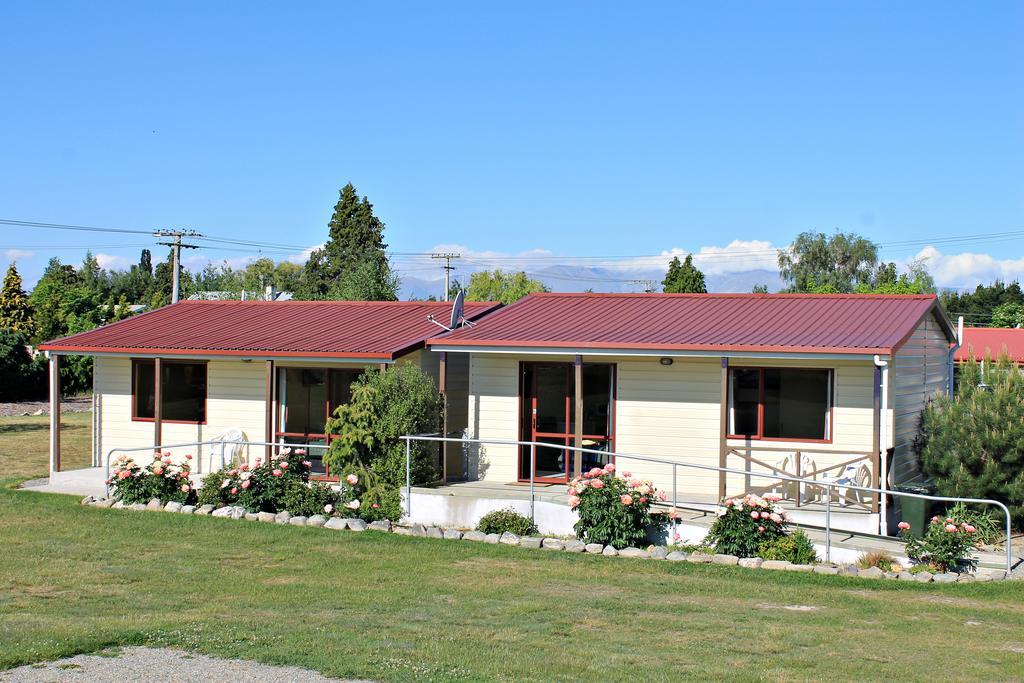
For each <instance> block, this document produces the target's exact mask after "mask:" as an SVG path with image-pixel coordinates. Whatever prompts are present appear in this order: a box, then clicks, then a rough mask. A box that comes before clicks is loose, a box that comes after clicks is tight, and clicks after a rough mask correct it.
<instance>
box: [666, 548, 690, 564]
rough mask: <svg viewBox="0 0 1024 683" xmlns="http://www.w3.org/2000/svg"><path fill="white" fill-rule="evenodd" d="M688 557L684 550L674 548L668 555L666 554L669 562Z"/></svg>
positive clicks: (679, 560)
mask: <svg viewBox="0 0 1024 683" xmlns="http://www.w3.org/2000/svg"><path fill="white" fill-rule="evenodd" d="M686 558H687V554H686V553H684V552H682V551H681V550H673V551H672V552H670V553H669V554H668V555H666V556H665V559H666V560H668V561H669V562H682V561H683V560H685V559H686Z"/></svg>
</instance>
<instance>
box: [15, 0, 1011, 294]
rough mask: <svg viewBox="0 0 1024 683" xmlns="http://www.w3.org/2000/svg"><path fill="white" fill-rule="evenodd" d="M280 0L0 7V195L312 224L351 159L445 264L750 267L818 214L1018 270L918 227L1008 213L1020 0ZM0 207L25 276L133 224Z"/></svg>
mask: <svg viewBox="0 0 1024 683" xmlns="http://www.w3.org/2000/svg"><path fill="white" fill-rule="evenodd" d="M296 4H297V3H279V4H269V3H256V2H237V3H230V2H217V3H209V2H197V3H184V2H181V3H123V4H121V3H100V2H97V3H64V2H48V3H19V4H17V5H8V6H7V7H6V8H5V9H4V13H3V15H4V16H3V24H4V31H3V33H4V40H3V41H0V59H2V63H3V64H5V67H6V68H5V69H4V71H3V74H2V75H0V83H2V92H3V94H4V96H3V103H2V105H0V158H2V159H3V162H4V163H3V164H0V218H16V219H28V220H40V221H50V222H59V223H75V224H82V225H99V226H114V227H125V228H142V229H148V228H151V227H152V228H156V227H171V226H181V227H189V228H194V229H197V230H199V231H201V232H203V233H205V234H209V235H216V236H218V237H228V238H242V239H249V240H261V241H267V242H273V243H275V244H282V245H295V246H312V245H315V244H318V243H319V242H322V241H323V239H324V237H325V234H326V227H325V226H326V222H327V220H328V218H329V215H330V211H331V208H332V206H333V203H334V201H335V200H336V197H337V191H338V188H340V187H341V186H342V185H343V184H345V183H346V182H348V181H352V182H353V183H354V184H355V185H356V186H357V187H358V189H359V191H360V192H361V193H363V194H366V195H368V196H369V197H370V200H371V201H372V202H373V203H374V204H375V206H376V208H377V211H378V214H379V215H380V216H381V217H382V218H383V219H384V221H385V222H386V224H387V233H386V238H387V241H388V243H389V244H390V245H391V247H392V248H393V249H394V250H395V251H398V252H424V251H431V250H433V249H435V248H438V247H441V246H444V245H451V246H452V248H457V249H458V250H461V251H464V253H466V254H467V259H466V260H465V261H464V263H463V265H462V266H461V267H462V268H473V267H483V266H485V265H519V264H520V262H518V261H516V260H515V259H512V258H509V257H510V256H514V255H519V254H522V253H534V252H536V251H537V250H541V251H540V252H539V253H541V254H547V253H549V252H550V254H552V255H555V256H592V257H597V256H600V257H622V256H640V255H654V254H662V253H674V252H673V250H675V251H677V252H684V251H695V252H698V254H699V253H701V250H702V249H703V250H704V253H708V252H709V250H715V249H718V250H723V251H731V252H732V253H733V255H732V256H728V257H724V256H723V257H700V258H699V262H701V263H702V266H703V267H705V268H708V269H713V270H714V269H717V270H723V269H724V270H729V269H733V270H742V269H745V268H756V267H765V266H766V267H771V265H772V261H773V260H774V259H773V257H772V254H771V249H772V248H773V247H777V246H781V245H785V244H787V243H788V242H789V241H790V240H791V239H792V237H793V236H794V235H795V234H796V233H798V232H800V231H802V230H807V229H821V230H825V231H830V230H833V229H835V228H839V229H842V230H853V231H856V232H859V233H862V234H864V235H866V236H868V237H870V238H872V239H874V240H876V241H878V242H881V243H883V244H889V243H892V242H904V241H906V242H912V243H911V244H905V245H897V246H892V247H886V248H885V249H884V251H883V255H885V256H886V257H888V258H894V259H900V260H905V259H908V258H911V257H913V256H914V255H918V254H920V253H923V254H924V255H926V256H930V258H931V261H930V266H931V268H932V270H933V271H934V272H935V274H936V276H937V278H938V279H939V281H940V284H947V285H954V286H956V285H959V286H964V285H969V284H973V283H976V282H978V281H979V280H981V281H985V280H991V279H992V278H993V277H996V276H1002V277H1004V278H1006V277H1016V276H1017V275H1016V274H1017V273H1024V238H1022V237H1021V236H1020V235H1018V236H1016V238H1014V239H1005V238H1004V239H1001V240H979V241H978V242H974V243H958V242H943V241H942V240H944V239H949V238H959V237H963V236H965V235H972V234H976V233H999V232H1008V231H1024V174H1022V163H1021V162H1022V160H1024V125H1022V124H1024V83H1022V80H1024V76H1022V74H1024V41H1022V40H1021V39H1020V36H1021V35H1022V34H1024V4H1021V3H983V4H979V5H974V6H970V7H968V6H967V5H964V4H963V3H936V2H927V3H898V4H897V3H820V2H815V3H810V2H808V3H800V2H784V3H707V4H702V5H696V4H684V3H667V4H640V3H593V2H587V3H568V2H565V3H542V2H516V3H505V4H503V5H499V4H498V3H468V2H467V3H443V2H442V3H419V2H415V3H414V2H409V3H384V2H379V3H338V2H324V3H301V6H299V7H296V6H295V5H296ZM0 234H2V235H3V237H2V239H0V247H2V250H0V255H2V256H3V257H4V258H3V259H2V260H3V261H7V260H10V259H11V258H17V259H18V262H19V267H20V268H21V269H22V271H23V272H24V274H25V277H26V280H28V281H30V282H31V281H33V280H34V279H35V277H37V276H38V274H39V272H40V271H41V269H42V267H43V265H44V264H45V260H46V258H48V257H49V256H50V255H53V254H58V255H60V256H61V257H62V258H63V259H65V260H72V261H78V260H80V259H81V256H82V253H83V252H84V249H81V248H78V249H74V248H69V247H83V246H84V245H90V244H91V245H94V246H95V247H96V248H95V249H94V251H96V252H98V253H100V254H103V259H104V263H107V264H109V265H111V266H119V265H123V264H125V263H127V262H129V261H134V260H135V259H136V258H137V255H138V251H139V246H137V245H140V244H143V243H146V242H148V241H151V240H148V239H146V238H142V239H140V238H138V237H136V236H124V235H101V234H89V233H60V232H56V231H45V230H28V229H22V228H10V227H2V226H0ZM928 241H935V244H934V245H933V246H931V247H929V246H928V244H927V243H928ZM125 245H130V246H125ZM730 245H732V246H731V247H730ZM300 252H301V250H294V251H292V252H290V253H289V252H288V251H287V250H285V249H282V250H277V251H273V252H270V251H268V252H267V255H269V256H272V257H274V258H278V259H280V258H285V257H288V256H289V255H291V256H292V257H293V258H296V257H297V256H296V255H297V254H299V253H300ZM254 253H255V252H254V251H253V250H252V249H244V248H238V249H234V248H229V249H227V250H213V249H204V250H202V251H201V252H200V253H199V254H198V255H195V256H192V255H190V257H192V258H194V259H202V258H209V259H213V260H221V259H231V262H232V263H239V262H240V260H241V259H243V258H244V257H246V256H251V255H253V254H254ZM469 257H472V258H469ZM662 260H664V259H660V260H659V259H655V262H657V263H660V262H661V261H662ZM537 262H544V263H554V262H557V259H552V260H550V261H544V260H543V259H540V260H535V261H531V260H529V259H527V260H525V261H523V262H522V263H528V264H529V263H537ZM575 262H577V263H580V262H584V263H590V264H599V265H604V266H609V267H611V268H619V269H621V270H622V271H623V272H626V271H628V270H629V269H630V268H633V267H637V266H639V265H644V266H650V264H651V263H652V261H649V260H648V261H642V262H632V261H629V260H616V261H608V262H605V261H598V260H595V261H575ZM396 263H397V265H398V266H399V268H400V269H403V270H406V271H408V273H409V274H410V275H414V276H427V275H429V276H431V277H433V276H434V275H435V274H436V275H439V274H440V271H439V270H438V269H436V268H434V266H435V265H436V264H431V263H430V262H429V261H426V260H423V259H418V258H414V257H402V258H398V259H396ZM474 264H475V265H474ZM428 268H432V270H429V271H428V270H426V269H428Z"/></svg>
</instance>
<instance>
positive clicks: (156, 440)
mask: <svg viewBox="0 0 1024 683" xmlns="http://www.w3.org/2000/svg"><path fill="white" fill-rule="evenodd" d="M163 374H164V372H163V365H162V364H161V362H160V359H159V358H156V359H154V361H153V448H154V449H155V450H160V444H161V443H163V433H162V432H163V402H164V389H163Z"/></svg>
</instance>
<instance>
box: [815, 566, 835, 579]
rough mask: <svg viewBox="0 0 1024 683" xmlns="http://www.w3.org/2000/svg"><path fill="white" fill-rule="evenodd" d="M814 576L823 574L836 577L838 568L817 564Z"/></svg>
mask: <svg viewBox="0 0 1024 683" xmlns="http://www.w3.org/2000/svg"><path fill="white" fill-rule="evenodd" d="M814 573H815V574H824V575H825V576H836V575H837V574H838V573H839V567H832V566H830V565H827V564H819V565H817V566H816V567H815V568H814Z"/></svg>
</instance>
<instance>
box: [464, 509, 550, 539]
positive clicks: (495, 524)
mask: <svg viewBox="0 0 1024 683" xmlns="http://www.w3.org/2000/svg"><path fill="white" fill-rule="evenodd" d="M476 530H477V531H482V532H483V533H485V534H503V533H505V532H506V531H507V532H509V533H512V534H515V535H517V536H530V535H532V534H535V533H537V527H536V526H534V524H533V520H532V519H530V518H529V517H527V516H526V515H521V514H519V513H518V512H516V511H515V510H513V509H512V508H504V509H502V510H493V511H491V512H488V513H487V514H486V515H484V516H483V517H481V518H480V522H479V523H477V525H476Z"/></svg>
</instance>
